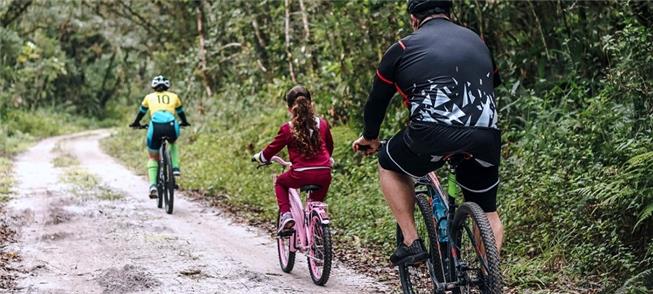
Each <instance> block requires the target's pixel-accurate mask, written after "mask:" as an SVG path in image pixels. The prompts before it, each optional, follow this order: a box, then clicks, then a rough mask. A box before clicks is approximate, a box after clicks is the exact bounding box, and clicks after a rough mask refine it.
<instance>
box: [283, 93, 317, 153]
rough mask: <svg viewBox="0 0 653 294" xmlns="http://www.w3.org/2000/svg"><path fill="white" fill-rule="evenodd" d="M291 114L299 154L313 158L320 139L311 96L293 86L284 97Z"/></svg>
mask: <svg viewBox="0 0 653 294" xmlns="http://www.w3.org/2000/svg"><path fill="white" fill-rule="evenodd" d="M286 100H287V102H288V107H290V112H291V113H292V121H291V122H292V131H293V137H294V138H295V142H296V144H297V147H298V148H299V150H300V153H302V155H304V156H305V157H307V158H311V157H313V156H315V155H316V154H317V153H318V152H319V151H320V148H321V147H322V138H321V136H320V130H319V128H318V121H317V120H316V119H315V111H314V109H313V105H312V104H311V94H310V93H309V92H308V90H306V89H305V88H304V87H302V86H295V87H293V88H292V89H290V91H289V92H288V94H287V95H286Z"/></svg>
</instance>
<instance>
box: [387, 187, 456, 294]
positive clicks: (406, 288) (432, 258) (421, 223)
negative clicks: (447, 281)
mask: <svg viewBox="0 0 653 294" xmlns="http://www.w3.org/2000/svg"><path fill="white" fill-rule="evenodd" d="M415 205H416V206H417V207H416V209H415V212H414V216H415V224H416V225H417V234H418V236H419V238H420V239H422V241H423V242H424V245H425V246H426V250H427V253H428V254H429V259H428V260H427V261H426V262H424V263H422V264H420V265H416V266H410V265H403V266H399V278H400V280H401V289H402V290H403V292H404V293H433V292H434V290H435V289H436V286H437V285H436V284H435V282H434V280H439V281H442V280H443V279H442V277H443V276H444V273H445V271H444V268H443V267H442V266H441V259H440V251H439V250H438V248H439V245H438V237H437V234H436V229H435V228H436V226H435V220H434V218H433V211H432V208H431V198H430V197H429V196H428V195H426V194H418V195H417V196H416V200H415ZM403 242H404V237H403V234H402V233H401V228H399V225H397V245H401V244H402V243H403Z"/></svg>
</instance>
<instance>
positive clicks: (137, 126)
mask: <svg viewBox="0 0 653 294" xmlns="http://www.w3.org/2000/svg"><path fill="white" fill-rule="evenodd" d="M129 127H130V128H132V129H140V128H141V124H140V123H139V122H136V121H135V122H133V123H131V124H130V125H129Z"/></svg>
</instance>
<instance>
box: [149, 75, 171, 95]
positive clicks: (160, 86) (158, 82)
mask: <svg viewBox="0 0 653 294" xmlns="http://www.w3.org/2000/svg"><path fill="white" fill-rule="evenodd" d="M169 88H170V80H168V78H166V77H164V76H161V75H159V76H156V77H154V79H152V89H155V90H164V91H165V90H168V89H169Z"/></svg>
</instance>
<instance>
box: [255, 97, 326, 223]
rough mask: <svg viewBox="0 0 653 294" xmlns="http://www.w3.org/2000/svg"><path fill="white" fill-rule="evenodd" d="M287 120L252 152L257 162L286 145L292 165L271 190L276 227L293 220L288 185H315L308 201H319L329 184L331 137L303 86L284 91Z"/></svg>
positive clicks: (264, 160) (270, 156) (266, 158)
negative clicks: (275, 205)
mask: <svg viewBox="0 0 653 294" xmlns="http://www.w3.org/2000/svg"><path fill="white" fill-rule="evenodd" d="M286 101H287V103H288V110H289V112H290V113H291V115H292V119H291V121H290V122H286V123H284V124H283V125H281V128H280V129H279V133H278V134H277V136H276V137H275V138H274V140H273V141H272V143H270V145H268V146H267V147H266V148H265V149H263V151H261V152H259V153H257V154H256V155H254V159H255V160H256V161H258V162H260V163H268V162H269V161H270V159H271V158H272V156H274V155H275V154H277V153H278V152H279V151H281V150H282V149H283V147H285V146H288V156H289V157H290V162H292V167H291V168H290V170H289V171H287V172H285V173H283V174H281V175H279V176H278V177H277V181H276V183H275V185H274V192H275V194H276V196H277V203H278V204H279V213H280V214H281V215H280V220H279V231H281V230H286V229H290V228H292V227H293V226H294V224H295V221H294V220H293V218H292V214H291V213H290V199H289V195H288V189H289V188H295V189H297V188H300V187H301V186H305V185H318V186H320V189H319V190H317V191H315V192H313V193H311V199H310V200H312V201H323V200H324V198H325V197H326V194H327V191H328V190H329V185H330V184H331V160H332V159H331V155H332V154H333V139H332V137H331V130H330V129H329V123H328V122H327V121H326V120H325V119H322V118H318V117H317V116H315V111H314V110H313V105H312V104H311V94H310V93H309V92H308V90H306V88H304V87H303V86H295V87H293V88H292V89H290V91H289V92H288V94H286Z"/></svg>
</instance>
